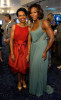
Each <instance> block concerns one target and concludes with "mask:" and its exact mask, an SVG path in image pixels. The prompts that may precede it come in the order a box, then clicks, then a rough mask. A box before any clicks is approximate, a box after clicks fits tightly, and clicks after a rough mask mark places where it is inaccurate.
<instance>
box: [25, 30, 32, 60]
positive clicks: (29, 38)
mask: <svg viewBox="0 0 61 100" xmlns="http://www.w3.org/2000/svg"><path fill="white" fill-rule="evenodd" d="M29 31H30V28H29ZM30 48H31V35H30V32H29V35H28V55H27V57H26V58H27V61H29V56H30Z"/></svg>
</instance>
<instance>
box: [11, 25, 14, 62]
mask: <svg viewBox="0 0 61 100" xmlns="http://www.w3.org/2000/svg"><path fill="white" fill-rule="evenodd" d="M14 31H15V25H13V26H12V30H11V35H10V51H11V59H12V60H13V61H14V60H15V58H14V53H13V41H14Z"/></svg>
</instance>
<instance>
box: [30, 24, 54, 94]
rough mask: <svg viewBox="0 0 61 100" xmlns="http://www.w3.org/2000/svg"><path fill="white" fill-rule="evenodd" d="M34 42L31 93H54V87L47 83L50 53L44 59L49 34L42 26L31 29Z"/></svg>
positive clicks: (31, 59) (32, 47) (31, 54)
mask: <svg viewBox="0 0 61 100" xmlns="http://www.w3.org/2000/svg"><path fill="white" fill-rule="evenodd" d="M30 34H31V38H32V43H31V52H30V80H29V93H31V94H33V95H37V96H41V95H43V93H44V92H47V93H48V94H51V93H53V88H51V87H50V86H49V85H47V70H48V53H47V59H46V60H45V61H44V60H43V59H42V54H43V52H44V50H45V48H46V46H47V40H46V37H47V34H46V33H44V32H43V30H42V28H41V22H40V25H39V28H38V29H37V30H35V31H34V32H32V31H30Z"/></svg>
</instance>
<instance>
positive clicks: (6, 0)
mask: <svg viewBox="0 0 61 100" xmlns="http://www.w3.org/2000/svg"><path fill="white" fill-rule="evenodd" d="M1 7H10V0H1Z"/></svg>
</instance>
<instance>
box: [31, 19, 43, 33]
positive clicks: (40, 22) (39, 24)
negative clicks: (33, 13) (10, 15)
mask: <svg viewBox="0 0 61 100" xmlns="http://www.w3.org/2000/svg"><path fill="white" fill-rule="evenodd" d="M40 26H41V20H40V23H39V27H38V28H37V29H36V30H34V31H31V30H30V31H31V32H35V31H37V30H39V29H40ZM32 27H33V24H32ZM32 27H31V29H32Z"/></svg>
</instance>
